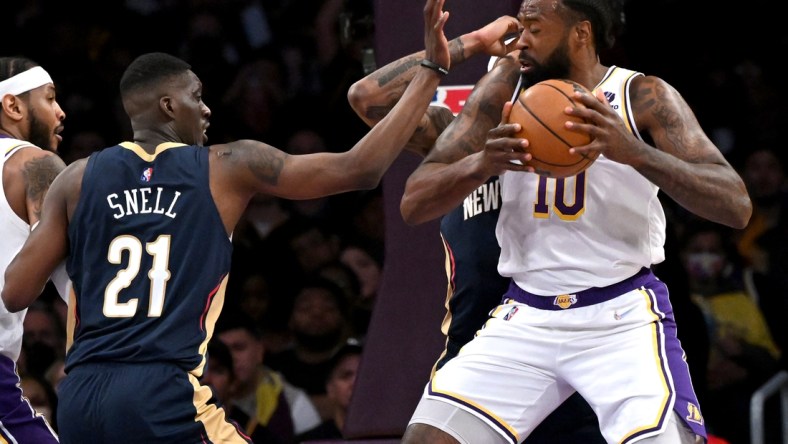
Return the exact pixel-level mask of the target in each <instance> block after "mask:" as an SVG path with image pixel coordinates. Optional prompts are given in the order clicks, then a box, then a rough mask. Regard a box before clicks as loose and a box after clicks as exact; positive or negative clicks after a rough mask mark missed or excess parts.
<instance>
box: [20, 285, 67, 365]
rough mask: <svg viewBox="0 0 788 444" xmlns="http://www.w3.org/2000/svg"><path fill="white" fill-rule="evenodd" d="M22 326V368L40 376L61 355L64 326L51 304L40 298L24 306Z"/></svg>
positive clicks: (64, 351) (64, 348) (63, 350)
mask: <svg viewBox="0 0 788 444" xmlns="http://www.w3.org/2000/svg"><path fill="white" fill-rule="evenodd" d="M23 326H24V334H23V336H22V350H23V353H24V355H25V359H24V371H25V373H27V374H30V375H33V376H35V377H37V378H44V376H45V374H46V372H47V370H48V369H49V367H50V366H52V365H53V364H54V363H55V362H58V361H62V359H63V358H64V357H65V353H66V341H65V326H64V325H62V324H61V323H60V317H59V316H58V315H57V313H55V311H54V310H53V309H52V306H51V305H50V304H47V303H45V302H43V301H41V300H38V301H36V302H34V303H33V304H32V305H31V306H30V307H29V308H28V310H27V315H26V316H25V320H24V323H23Z"/></svg>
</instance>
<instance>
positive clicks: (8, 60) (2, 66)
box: [0, 56, 40, 96]
mask: <svg viewBox="0 0 788 444" xmlns="http://www.w3.org/2000/svg"><path fill="white" fill-rule="evenodd" d="M36 66H40V65H39V64H38V63H36V62H34V61H33V60H31V59H28V58H27V57H21V56H15V57H14V56H12V57H0V82H2V81H3V80H8V79H10V78H11V77H13V76H15V75H17V74H19V73H22V72H25V71H27V70H29V69H30V68H35V67H36ZM29 92H30V91H25V92H23V93H19V94H17V95H18V96H22V95H24V94H27V93H29Z"/></svg>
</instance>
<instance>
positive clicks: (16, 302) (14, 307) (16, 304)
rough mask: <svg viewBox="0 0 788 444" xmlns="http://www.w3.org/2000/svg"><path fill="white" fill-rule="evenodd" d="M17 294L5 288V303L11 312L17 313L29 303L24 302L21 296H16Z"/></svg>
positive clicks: (3, 296)
mask: <svg viewBox="0 0 788 444" xmlns="http://www.w3.org/2000/svg"><path fill="white" fill-rule="evenodd" d="M16 295H17V294H16V293H11V292H9V291H6V288H3V295H2V298H3V305H4V306H5V309H6V310H8V312H9V313H16V312H18V311H22V310H24V309H25V308H27V305H26V304H24V303H23V301H22V300H21V298H19V297H15V296H16Z"/></svg>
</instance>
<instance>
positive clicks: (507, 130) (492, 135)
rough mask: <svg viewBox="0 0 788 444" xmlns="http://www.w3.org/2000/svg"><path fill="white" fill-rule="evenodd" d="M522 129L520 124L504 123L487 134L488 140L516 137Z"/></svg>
mask: <svg viewBox="0 0 788 444" xmlns="http://www.w3.org/2000/svg"><path fill="white" fill-rule="evenodd" d="M521 129H522V126H520V124H519V123H502V124H500V125H498V126H496V127H495V128H492V129H491V130H490V131H488V132H487V138H488V139H500V138H505V137H514V135H515V134H517V133H518V132H519V131H520V130H521Z"/></svg>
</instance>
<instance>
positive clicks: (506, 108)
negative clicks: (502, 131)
mask: <svg viewBox="0 0 788 444" xmlns="http://www.w3.org/2000/svg"><path fill="white" fill-rule="evenodd" d="M511 114H512V102H511V101H507V102H506V103H504V104H503V109H502V110H501V125H504V124H507V123H509V116H510V115H511ZM518 131H519V130H518Z"/></svg>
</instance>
